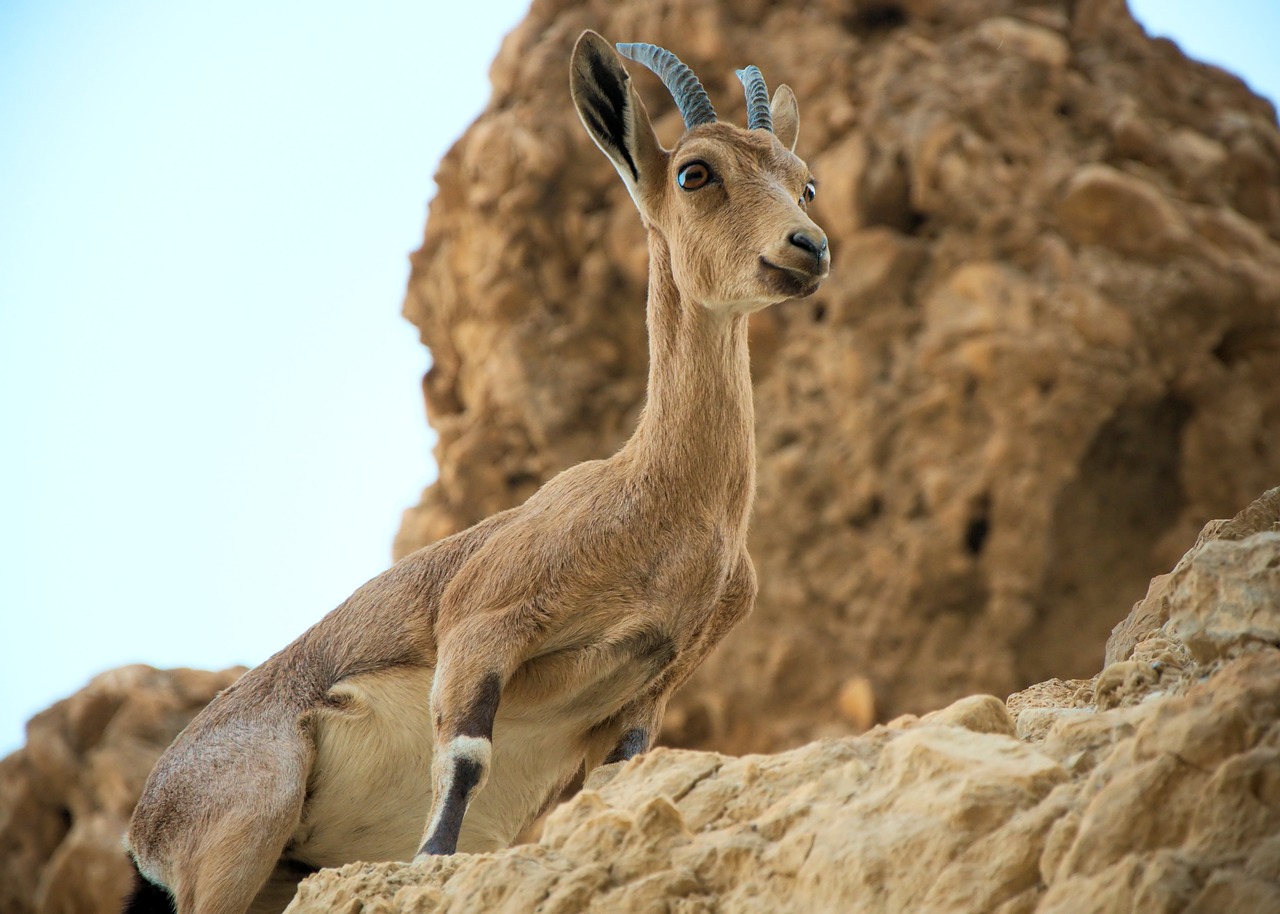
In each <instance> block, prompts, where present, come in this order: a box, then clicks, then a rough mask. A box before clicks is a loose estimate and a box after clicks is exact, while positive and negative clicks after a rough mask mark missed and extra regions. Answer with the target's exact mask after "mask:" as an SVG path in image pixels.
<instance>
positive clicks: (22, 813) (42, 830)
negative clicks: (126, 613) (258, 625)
mask: <svg viewBox="0 0 1280 914" xmlns="http://www.w3.org/2000/svg"><path fill="white" fill-rule="evenodd" d="M243 672H244V669H243V668H241V667H237V668H233V669H230V670H224V671H223V672H220V673H207V672H204V671H201V670H183V669H179V670H156V669H153V668H151V667H147V666H127V667H121V668H120V669H117V670H111V671H110V672H107V673H103V674H102V675H100V676H97V677H95V678H94V679H93V680H92V681H91V682H90V683H89V684H88V685H87V686H85V687H84V688H83V689H81V690H80V691H79V692H77V693H76V694H75V695H73V696H71V697H70V698H68V699H66V700H65V701H60V702H58V703H57V704H55V705H54V706H53V707H51V708H49V709H48V710H47V711H43V712H41V713H40V714H38V715H36V716H35V717H34V718H33V719H32V720H31V722H30V723H28V724H27V743H26V746H24V747H23V748H22V749H19V750H18V751H17V752H15V753H13V754H12V755H9V756H7V757H5V758H4V759H0V911H4V912H6V914H118V912H119V910H120V901H121V899H122V898H123V897H124V895H125V893H126V892H127V891H128V888H129V886H130V885H131V878H132V877H131V875H130V869H129V866H128V864H127V862H126V860H125V856H124V848H123V846H122V845H121V839H122V838H123V836H124V831H125V828H126V827H127V825H128V823H129V816H130V815H131V814H132V813H133V807H134V805H135V804H136V803H137V802H138V795H139V794H141V793H142V785H143V784H144V783H145V782H146V779H147V775H148V774H150V772H151V768H152V766H153V765H155V763H156V759H158V758H159V757H160V753H161V752H163V751H164V749H165V747H166V746H168V745H169V743H171V742H172V741H173V738H174V737H175V736H177V735H178V732H179V731H180V730H181V729H182V728H183V727H185V726H186V725H187V722H188V721H190V720H191V718H193V717H195V715H196V714H197V713H198V712H199V711H200V709H201V708H203V707H204V706H205V705H206V704H208V703H209V702H210V701H211V700H212V699H213V696H214V695H216V694H217V693H218V690H220V689H224V688H226V687H227V686H229V685H230V684H231V683H232V682H234V681H235V680H236V679H237V678H238V677H239V676H240V674H241V673H243Z"/></svg>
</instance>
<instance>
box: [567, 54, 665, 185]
mask: <svg viewBox="0 0 1280 914" xmlns="http://www.w3.org/2000/svg"><path fill="white" fill-rule="evenodd" d="M569 87H570V90H571V91H572V93H573V104H574V106H575V107H576V108H577V109H578V116H579V117H580V118H582V123H583V125H584V126H585V127H586V128H587V133H589V134H590V135H591V139H593V140H595V143H596V145H597V146H599V147H600V149H601V150H602V151H603V152H604V154H605V155H607V156H608V157H609V160H610V161H612V162H613V165H614V167H615V168H616V169H618V174H620V175H621V176H622V180H623V181H624V182H625V183H626V185H627V190H629V191H630V192H631V196H632V198H633V199H635V201H636V203H637V204H640V203H641V200H640V196H639V191H640V188H641V186H642V185H644V184H645V182H646V180H648V179H651V178H652V177H653V176H654V175H655V173H656V171H657V170H658V169H660V167H661V163H662V157H663V152H662V147H661V145H660V144H659V143H658V138H657V137H656V136H655V135H654V132H653V127H652V125H650V123H649V115H648V113H647V112H646V111H645V109H644V103H643V102H641V101H640V96H639V95H637V94H636V91H635V89H634V88H632V85H631V77H630V76H629V75H628V74H627V71H626V68H625V67H623V65H622V59H621V58H620V57H619V56H618V53H617V52H616V51H615V50H614V49H613V47H612V46H610V44H609V43H608V42H607V41H605V40H604V39H603V38H602V37H600V36H599V35H597V34H596V33H595V32H592V31H586V32H583V33H582V35H581V36H579V38H578V43H577V44H575V45H574V47H573V63H572V65H571V69H570V75H569ZM642 209H643V207H642Z"/></svg>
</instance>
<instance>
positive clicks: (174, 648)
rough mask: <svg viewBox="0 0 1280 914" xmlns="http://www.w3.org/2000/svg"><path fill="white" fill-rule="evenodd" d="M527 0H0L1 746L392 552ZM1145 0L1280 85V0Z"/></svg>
mask: <svg viewBox="0 0 1280 914" xmlns="http://www.w3.org/2000/svg"><path fill="white" fill-rule="evenodd" d="M525 6H526V3H525V2H524V0H503V2H477V3H471V4H465V5H458V4H437V3H433V2H427V0H422V2H417V3H410V2H376V0H372V2H369V3H363V4H356V3H350V2H343V3H337V2H313V3H308V4H305V5H302V4H269V3H268V4H263V3H258V2H245V0H231V2H220V3H218V4H211V3H196V2H182V0H169V2H151V3H146V2H136V0H98V2H85V0H80V2H75V0H44V2H36V0H8V2H6V3H3V4H0V434H2V438H0V441H3V446H2V447H0V480H2V482H0V519H2V523H0V615H2V616H3V622H2V623H0V625H2V627H0V631H3V632H4V635H3V636H0V688H2V689H3V694H4V696H5V702H4V704H3V707H0V754H4V753H6V752H8V751H11V750H12V749H14V748H17V747H18V746H19V745H20V744H21V742H22V739H23V737H22V723H23V721H24V720H25V719H26V718H28V717H30V716H31V715H32V714H33V713H35V712H36V711H38V710H40V709H41V708H44V707H46V706H48V705H49V704H51V703H52V702H53V701H55V700H57V699H58V698H61V697H63V696H65V695H67V694H70V693H71V692H73V691H75V690H76V689H78V688H80V687H81V686H82V685H83V684H84V683H85V682H86V681H87V680H88V679H89V677H90V676H92V675H93V674H95V673H97V672H100V671H101V670H104V669H108V668H110V667H113V666H118V665H120V664H123V663H130V662H139V661H140V662H145V663H151V664H154V665H157V666H195V667H203V668H222V667H225V666H229V665H231V664H234V663H246V664H254V663H258V662H260V661H261V660H263V659H265V658H266V657H267V656H268V655H269V654H270V653H272V652H273V651H275V650H277V649H279V648H280V647H282V646H283V645H284V644H286V643H287V642H289V641H290V640H291V639H293V638H294V637H296V636H297V635H298V634H299V633H300V632H301V631H302V630H303V629H305V628H306V627H307V626H308V625H310V624H311V623H312V622H314V621H315V620H316V619H318V618H319V617H320V616H321V615H323V614H324V613H325V612H327V611H328V610H329V609H331V608H332V607H333V606H335V605H337V603H339V602H340V601H341V600H342V599H344V598H345V597H346V596H347V594H348V593H350V591H351V590H353V589H354V588H355V587H357V586H359V585H360V584H361V583H363V582H364V581H365V580H367V579H368V578H369V577H371V576H372V575H374V574H376V573H377V572H378V571H380V570H382V569H383V568H384V567H386V565H387V563H388V561H389V554H390V544H391V538H392V536H393V534H394V532H395V529H396V527H397V525H398V523H399V516H400V512H401V510H402V509H404V508H405V507H407V506H409V505H411V504H413V503H414V502H415V501H416V500H417V498H418V494H419V491H420V489H421V487H422V486H423V485H425V484H426V483H427V482H429V481H430V478H431V474H432V470H431V469H430V463H429V456H430V454H429V452H430V446H431V438H430V436H429V434H428V430H427V427H426V424H425V420H424V418H423V408H422V399H421V393H420V388H419V379H420V376H421V374H422V372H423V371H424V370H425V368H426V366H427V355H426V353H425V351H424V350H423V349H422V347H421V346H420V345H419V344H418V342H417V335H416V332H415V330H414V328H413V327H411V326H410V325H409V324H408V323H406V322H404V321H403V320H402V319H401V318H400V317H399V308H400V301H401V298H402V295H403V289H404V283H405V279H406V277H407V275H408V261H407V255H408V253H409V252H410V251H411V250H413V249H414V248H416V247H417V246H418V244H419V242H420V240H421V232H422V224H423V218H424V215H425V212H426V204H427V201H428V200H429V198H430V197H431V195H432V194H433V193H434V190H435V188H434V184H433V183H432V175H433V174H434V172H435V168H436V164H437V162H438V161H439V158H440V156H441V155H442V154H443V153H444V151H445V149H446V148H447V147H448V145H449V144H450V143H451V142H452V141H453V140H454V139H455V138H456V137H457V135H458V134H459V133H461V131H462V130H463V129H464V128H465V127H466V125H467V123H468V122H469V121H470V120H471V119H472V118H473V117H474V116H475V115H476V114H477V113H479V111H480V109H481V107H482V106H483V105H484V103H485V101H486V100H487V98H488V93H489V86H488V80H487V72H488V66H489V62H490V60H491V59H492V58H493V55H494V54H495V53H496V51H497V48H498V45H499V42H500V40H501V37H502V36H503V35H504V34H506V32H508V31H509V30H510V29H511V28H512V27H513V26H514V25H515V23H516V22H517V21H518V20H519V19H520V17H521V16H522V15H523V13H524V9H525ZM1133 6H1134V7H1135V8H1136V9H1137V10H1138V11H1139V13H1140V15H1141V16H1142V17H1143V18H1144V19H1145V21H1147V22H1148V23H1149V24H1150V26H1151V29H1152V31H1154V32H1156V33H1161V34H1170V35H1173V36H1175V37H1176V38H1177V39H1178V40H1179V41H1180V43H1182V44H1183V46H1184V47H1185V48H1186V49H1187V50H1188V52H1189V53H1192V54H1193V55H1195V56H1199V57H1201V58H1202V59H1208V60H1211V61H1213V62H1217V63H1220V64H1222V65H1225V66H1227V67H1228V68H1229V69H1232V70H1235V71H1236V72H1239V73H1242V74H1244V75H1246V78H1247V79H1248V80H1249V82H1250V83H1251V84H1252V85H1253V87H1254V88H1255V89H1257V90H1259V91H1261V92H1263V93H1264V94H1268V95H1269V96H1270V97H1272V98H1275V97H1276V96H1277V94H1280V66H1278V65H1277V63H1276V54H1275V51H1274V41H1275V37H1276V36H1277V35H1280V3H1273V2H1265V0H1257V2H1252V3H1250V2H1244V0H1236V2H1222V0H1220V2H1217V3H1214V4H1207V3H1204V2H1203V0H1197V2H1171V0H1144V2H1138V3H1134V4H1133ZM1210 10H1212V12H1210ZM611 37H614V36H611ZM616 37H618V38H619V39H624V38H636V39H643V38H644V36H616ZM676 50H677V51H678V49H676ZM567 96H568V93H567V89H566V104H567V103H568V98H567Z"/></svg>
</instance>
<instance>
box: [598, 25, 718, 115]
mask: <svg viewBox="0 0 1280 914" xmlns="http://www.w3.org/2000/svg"><path fill="white" fill-rule="evenodd" d="M618 53H619V54H621V55H622V56H623V57H627V58H630V59H631V60H634V61H635V62H636V63H641V64H644V65H645V66H646V67H648V68H649V69H650V70H652V71H653V72H654V73H656V74H658V78H659V79H661V80H662V84H663V85H664V86H666V87H667V91H668V92H670V93H671V97H672V98H674V99H675V100H676V107H677V108H679V109H680V116H681V117H683V118H684V126H685V129H689V128H692V127H697V126H698V125H699V124H710V123H711V122H712V121H714V120H715V119H716V109H715V108H713V107H711V99H710V98H709V97H708V96H707V90H706V89H704V88H702V83H700V82H698V77H696V76H694V75H693V71H692V70H690V69H689V68H688V67H687V66H686V65H685V64H683V63H682V62H681V61H680V58H679V57H677V56H676V55H674V54H672V53H671V52H670V51H668V50H667V49H666V48H660V47H658V46H657V45H653V44H644V43H643V42H630V43H624V44H620V45H618Z"/></svg>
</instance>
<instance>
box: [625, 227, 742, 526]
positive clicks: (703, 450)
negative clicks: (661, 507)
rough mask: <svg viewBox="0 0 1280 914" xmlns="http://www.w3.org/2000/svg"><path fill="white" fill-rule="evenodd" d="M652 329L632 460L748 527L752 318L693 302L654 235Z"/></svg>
mask: <svg viewBox="0 0 1280 914" xmlns="http://www.w3.org/2000/svg"><path fill="white" fill-rule="evenodd" d="M648 323H649V386H648V399H647V401H646V403H645V407H644V412H643V414H642V415H641V417H640V422H639V425H638V426H637V428H636V432H635V434H634V435H633V436H632V438H631V441H630V442H628V444H627V447H626V450H627V451H628V453H629V457H630V459H631V460H633V461H634V462H635V464H636V466H637V468H638V469H639V470H640V471H641V477H642V478H644V479H646V480H648V481H649V482H650V483H651V484H653V485H655V486H658V487H660V488H662V489H664V490H666V491H668V492H670V493H672V494H674V495H675V496H676V497H678V498H679V499H680V500H681V501H683V502H685V503H686V504H687V503H690V502H692V503H695V504H698V505H700V506H703V507H705V508H707V509H709V510H713V511H715V512H717V513H718V514H720V516H726V515H727V519H731V520H732V521H734V522H741V523H742V524H743V525H744V526H745V523H746V518H747V515H748V513H749V512H750V507H751V499H752V496H753V494H754V491H755V414H754V410H753V406H752V399H751V365H750V360H749V356H748V353H747V318H746V316H745V315H742V314H724V313H716V312H713V311H712V310H711V309H709V308H706V307H703V306H702V305H701V304H699V303H697V302H695V301H691V300H689V299H687V298H686V297H685V296H684V295H683V294H682V293H681V292H680V290H679V289H678V288H677V287H676V283H675V277H674V276H673V274H672V270H671V252H670V249H669V248H668V246H667V242H666V239H664V238H663V237H662V236H661V234H659V233H658V232H656V231H653V230H650V232H649V306H648Z"/></svg>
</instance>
